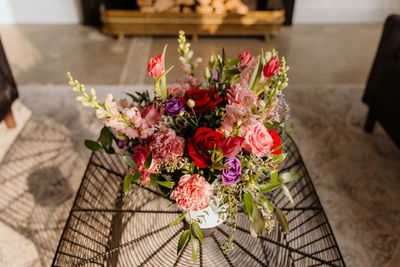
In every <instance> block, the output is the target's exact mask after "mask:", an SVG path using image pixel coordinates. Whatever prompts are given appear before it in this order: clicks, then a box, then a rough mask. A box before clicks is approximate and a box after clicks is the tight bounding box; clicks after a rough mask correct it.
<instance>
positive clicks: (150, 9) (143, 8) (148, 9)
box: [139, 6, 156, 13]
mask: <svg viewBox="0 0 400 267" xmlns="http://www.w3.org/2000/svg"><path fill="white" fill-rule="evenodd" d="M139 10H140V12H142V13H156V10H155V8H154V7H153V6H141V7H139Z"/></svg>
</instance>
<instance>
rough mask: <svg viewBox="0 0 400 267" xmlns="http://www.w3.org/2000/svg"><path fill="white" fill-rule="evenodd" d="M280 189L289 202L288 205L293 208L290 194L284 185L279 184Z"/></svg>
mask: <svg viewBox="0 0 400 267" xmlns="http://www.w3.org/2000/svg"><path fill="white" fill-rule="evenodd" d="M281 188H282V191H283V193H284V194H285V196H286V197H287V199H288V200H289V201H290V203H291V204H292V207H293V206H294V201H293V198H292V194H290V191H289V189H288V188H287V186H286V185H284V184H281Z"/></svg>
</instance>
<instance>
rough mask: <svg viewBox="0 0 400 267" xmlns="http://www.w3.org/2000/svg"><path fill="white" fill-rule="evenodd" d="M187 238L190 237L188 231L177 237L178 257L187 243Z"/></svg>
mask: <svg viewBox="0 0 400 267" xmlns="http://www.w3.org/2000/svg"><path fill="white" fill-rule="evenodd" d="M189 236H190V230H186V231H184V232H183V233H182V234H181V236H180V237H179V241H178V251H177V254H178V255H179V254H180V253H181V252H182V250H183V248H184V247H185V245H186V243H187V242H188V239H189Z"/></svg>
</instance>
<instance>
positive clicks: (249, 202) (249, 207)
mask: <svg viewBox="0 0 400 267" xmlns="http://www.w3.org/2000/svg"><path fill="white" fill-rule="evenodd" d="M243 199H244V207H245V209H246V212H247V215H248V216H249V218H250V220H252V219H253V209H254V199H253V195H252V194H251V193H250V192H246V193H244V195H243Z"/></svg>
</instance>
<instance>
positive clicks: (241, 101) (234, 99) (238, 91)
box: [227, 84, 258, 108]
mask: <svg viewBox="0 0 400 267" xmlns="http://www.w3.org/2000/svg"><path fill="white" fill-rule="evenodd" d="M227 96H228V102H229V104H233V103H236V104H238V105H239V106H241V107H248V108H253V107H254V106H255V105H256V103H257V100H258V97H257V95H256V94H255V93H254V92H253V91H252V90H250V89H249V88H248V87H247V85H245V86H243V85H241V84H234V85H232V87H231V88H230V89H229V90H228V93H227Z"/></svg>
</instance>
